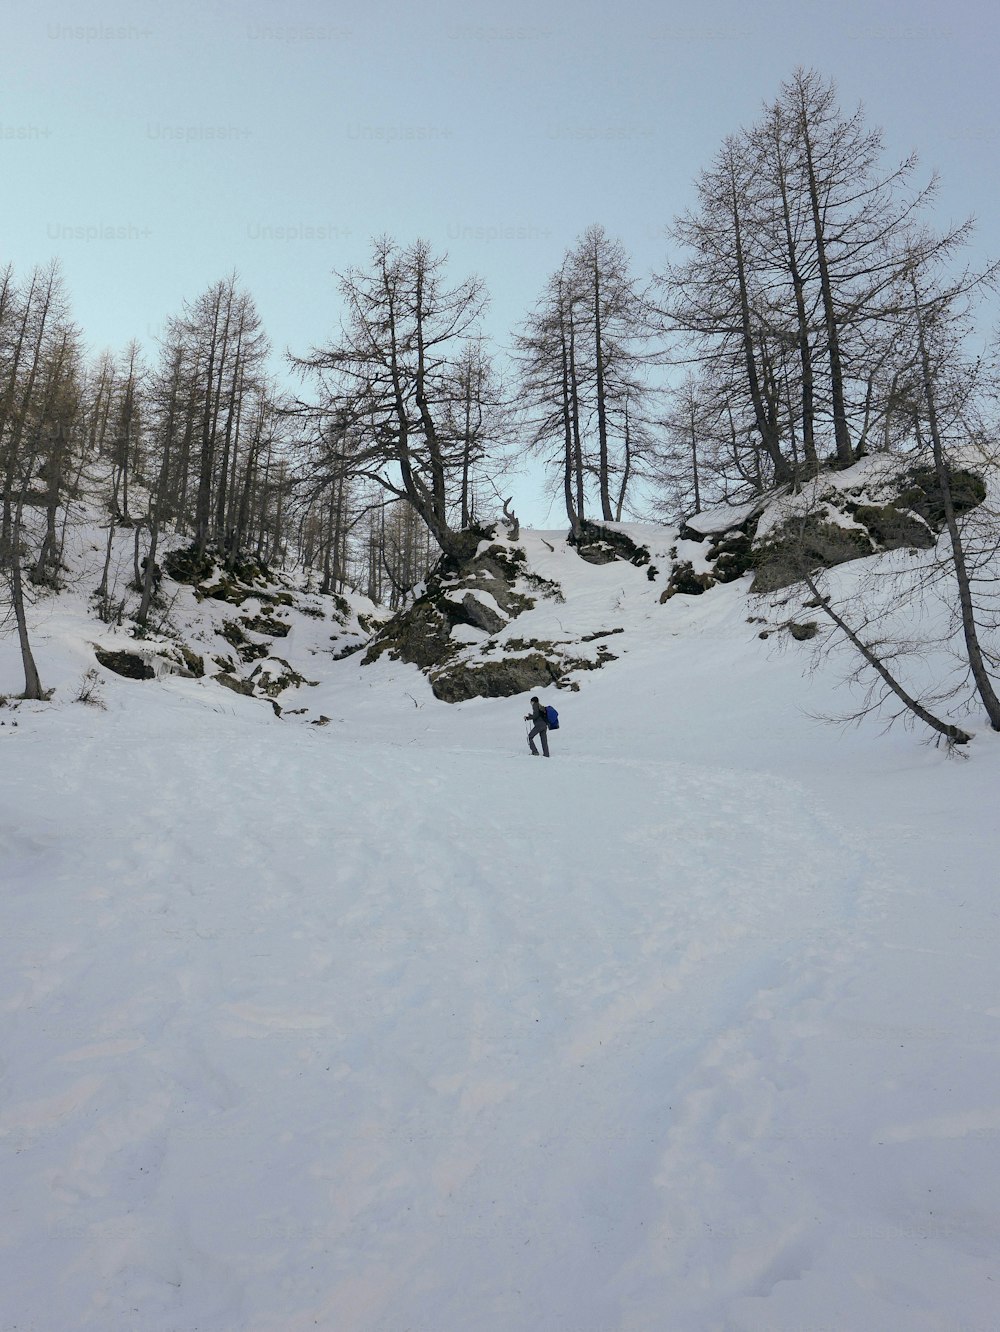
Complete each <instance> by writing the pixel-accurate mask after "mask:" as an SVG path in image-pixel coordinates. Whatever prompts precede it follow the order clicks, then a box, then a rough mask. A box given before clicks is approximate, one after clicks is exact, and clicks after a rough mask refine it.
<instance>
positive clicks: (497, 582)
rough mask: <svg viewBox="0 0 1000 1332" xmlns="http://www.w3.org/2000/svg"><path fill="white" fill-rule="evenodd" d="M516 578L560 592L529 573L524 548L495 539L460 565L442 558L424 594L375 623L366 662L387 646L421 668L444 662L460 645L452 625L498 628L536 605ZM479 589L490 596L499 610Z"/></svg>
mask: <svg viewBox="0 0 1000 1332" xmlns="http://www.w3.org/2000/svg"><path fill="white" fill-rule="evenodd" d="M518 580H521V581H522V582H528V583H530V584H531V585H532V586H533V585H534V584H536V583H537V584H538V585H540V586H541V587H542V588H543V589H546V590H548V589H552V590H553V591H554V592H558V588H556V587H555V584H550V583H546V582H545V580H544V579H541V578H539V579H534V580H532V579H529V578H528V577H527V574H526V569H525V556H524V552H523V551H521V550H520V549H519V548H518V547H510V546H504V545H500V544H499V543H495V544H493V545H491V546H489V547H488V548H487V549H486V550H484V551H482V552H481V553H479V554H475V553H474V554H473V556H472V557H471V558H470V559H469V560H468V561H467V562H466V563H465V564H464V565H458V564H457V563H456V561H455V560H454V559H448V560H442V561H441V563H440V565H439V566H438V568H437V570H435V572H434V573H433V574H432V576H431V577H430V579H429V580H428V583H427V590H426V591H425V592H424V594H423V596H421V597H419V598H418V599H417V600H416V601H415V602H414V603H413V605H412V606H410V607H408V608H407V609H406V610H404V611H402V612H401V613H400V614H399V615H397V616H395V618H394V619H392V620H390V621H389V622H388V624H386V625H383V626H381V627H380V628H379V630H378V632H377V635H376V637H375V639H374V640H373V642H372V643H371V644H370V645H369V647H368V649H367V651H366V653H365V656H364V658H363V661H364V663H365V664H366V665H367V664H369V663H371V662H373V661H376V660H377V659H378V658H379V657H380V656H381V655H382V653H383V652H388V653H389V655H390V656H392V657H393V658H398V659H400V660H402V661H408V662H412V663H413V665H415V666H419V667H420V668H421V670H425V671H430V670H433V669H434V668H436V667H441V666H443V665H445V664H446V663H447V662H448V661H449V660H450V659H451V658H452V657H454V656H455V655H456V653H457V652H458V651H459V650H460V648H461V644H460V643H458V642H456V641H453V640H452V637H451V631H452V629H453V628H454V627H455V625H459V624H464V625H471V626H472V627H473V628H475V629H480V630H484V631H485V632H486V633H490V634H493V633H498V632H499V631H500V630H501V629H503V628H504V627H505V626H506V624H507V623H508V620H507V619H504V618H503V617H504V616H507V617H509V618H510V619H513V618H514V617H515V616H517V615H520V614H521V613H522V611H525V610H530V609H531V607H532V606H534V604H535V602H534V600H533V598H532V597H529V596H527V595H526V594H525V593H524V592H520V591H518V590H517V588H516V587H515V583H516V582H517V581H518ZM477 593H478V594H487V595H488V596H489V597H490V598H492V600H493V601H494V602H495V603H496V606H497V607H498V608H499V613H498V611H497V610H494V608H493V606H491V605H490V604H489V602H488V601H487V600H485V598H484V597H483V596H481V595H477ZM536 683H537V682H536ZM470 697H471V695H470Z"/></svg>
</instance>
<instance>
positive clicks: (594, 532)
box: [568, 518, 650, 569]
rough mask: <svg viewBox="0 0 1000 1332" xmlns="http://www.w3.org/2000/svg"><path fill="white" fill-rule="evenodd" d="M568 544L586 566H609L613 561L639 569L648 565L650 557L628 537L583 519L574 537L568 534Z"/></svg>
mask: <svg viewBox="0 0 1000 1332" xmlns="http://www.w3.org/2000/svg"><path fill="white" fill-rule="evenodd" d="M568 540H569V544H570V545H571V546H575V547H576V552H577V554H578V555H579V556H580V558H581V559H582V560H586V561H587V563H588V564H610V563H611V562H612V561H613V560H627V561H628V562H629V564H634V565H635V566H636V568H639V569H641V568H642V567H643V565H646V564H648V563H649V560H650V555H649V551H648V550H647V549H646V547H645V546H639V545H636V543H635V542H634V541H633V540H632V538H631V537H630V536H626V534H625V533H624V532H619V531H616V530H615V528H613V527H604V526H602V525H601V524H600V523H594V522H591V521H590V520H589V519H586V518H584V519H583V520H582V522H581V523H580V530H579V532H578V533H577V535H576V536H574V535H572V534H570V536H569V538H568Z"/></svg>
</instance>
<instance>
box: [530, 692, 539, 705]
mask: <svg viewBox="0 0 1000 1332" xmlns="http://www.w3.org/2000/svg"><path fill="white" fill-rule="evenodd" d="M531 701H532V703H537V702H538V695H537V694H532V695H531Z"/></svg>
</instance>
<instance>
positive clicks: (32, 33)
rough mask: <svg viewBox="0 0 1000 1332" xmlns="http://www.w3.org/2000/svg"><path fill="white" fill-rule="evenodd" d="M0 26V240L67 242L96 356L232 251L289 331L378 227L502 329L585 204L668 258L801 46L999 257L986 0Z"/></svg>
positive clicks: (154, 323) (419, 9) (440, 9)
mask: <svg viewBox="0 0 1000 1332" xmlns="http://www.w3.org/2000/svg"><path fill="white" fill-rule="evenodd" d="M0 32H2V35H3V40H2V46H0V53H2V54H0V61H2V63H0V71H2V72H0V262H6V261H8V260H10V261H12V262H13V263H14V264H15V267H16V268H17V269H18V270H19V271H21V272H23V271H25V270H27V269H28V268H30V267H31V266H32V265H33V264H35V263H38V262H45V261H47V260H48V259H50V258H51V257H53V256H58V257H59V258H60V259H61V260H62V263H63V267H64V270H65V274H66V277H67V280H68V284H69V289H70V292H71V295H72V299H73V307H74V312H75V314H76V317H77V319H78V321H79V323H80V324H81V326H82V327H83V329H84V331H85V333H86V335H87V338H88V340H89V342H90V343H91V345H92V346H93V347H94V348H95V349H96V348H99V347H102V346H110V347H112V348H120V347H121V346H123V345H124V343H125V342H126V341H127V340H128V339H129V337H131V336H133V335H134V336H138V337H140V338H141V339H143V340H144V341H148V340H150V339H151V338H152V337H153V336H154V335H155V333H156V330H157V328H158V326H159V324H160V321H161V320H162V319H163V318H164V317H165V316H166V315H168V314H171V313H174V312H176V311H177V310H178V309H179V307H180V304H181V301H182V300H183V299H184V298H185V297H187V298H192V297H194V296H196V295H197V294H198V293H199V292H200V291H201V290H202V289H204V287H206V286H207V285H208V284H209V283H210V282H213V281H214V280H216V279H217V278H219V277H221V276H223V275H225V274H226V273H228V272H229V271H230V270H231V269H233V268H234V267H235V268H236V269H237V271H238V272H239V273H240V275H241V277H242V279H243V281H244V283H245V284H246V286H247V287H248V288H249V289H250V291H251V292H252V293H253V295H254V297H255V299H256V301H257V305H258V308H259V310H260V312H261V315H262V317H263V319H264V322H265V325H266V327H267V329H268V331H269V333H270V335H271V337H272V340H273V341H274V343H275V346H276V349H277V350H278V351H279V352H280V351H281V349H283V348H285V347H291V348H292V349H293V350H295V351H298V352H304V351H305V350H307V349H308V347H309V346H310V345H312V344H314V343H316V342H318V341H322V340H323V339H324V338H325V337H326V336H327V334H328V333H329V331H330V329H331V328H332V327H333V326H334V324H335V320H336V315H337V308H338V306H337V295H336V288H335V282H334V279H333V278H332V277H331V276H330V274H331V270H333V269H335V268H344V267H346V266H349V265H351V264H354V263H361V262H363V261H364V259H365V255H366V253H367V249H368V243H369V238H370V237H371V236H372V235H375V234H378V233H381V232H387V233H389V234H391V235H393V236H395V237H396V238H397V239H398V240H400V241H403V242H405V241H409V240H412V239H413V238H415V237H416V236H424V237H426V238H427V239H429V240H430V241H431V242H432V243H433V244H434V245H435V246H437V247H439V248H441V249H443V250H447V251H448V253H449V254H450V256H451V272H452V273H453V274H454V276H455V278H456V279H458V278H460V277H463V276H465V274H466V273H468V272H470V271H475V272H478V273H480V274H481V275H482V276H483V277H484V278H485V280H486V283H487V286H488V287H489V289H490V291H491V293H492V296H493V313H492V317H491V331H492V332H493V334H494V336H495V337H496V338H497V339H498V340H499V341H501V342H503V341H504V340H506V338H507V336H508V334H509V332H510V330H511V328H512V327H513V326H514V325H515V324H516V323H517V322H518V321H519V320H520V319H521V317H522V316H523V314H524V313H525V311H526V310H527V309H528V308H529V306H530V305H531V303H532V302H533V301H534V299H535V298H536V296H537V295H538V293H539V291H540V290H541V288H542V286H543V285H544V282H545V280H546V278H547V277H548V275H549V274H550V273H551V272H552V271H553V270H554V269H555V268H556V267H557V265H558V263H559V261H560V259H561V256H562V254H563V251H564V250H565V249H566V247H567V246H569V245H571V244H572V243H573V241H574V240H575V238H576V237H577V235H578V234H579V233H580V232H581V231H582V230H583V229H584V228H585V227H586V226H587V225H589V224H590V223H592V222H600V223H603V225H604V226H605V227H606V228H607V229H608V231H610V232H611V233H612V234H614V235H616V236H618V237H620V238H621V239H622V241H623V242H624V243H625V245H626V247H627V249H628V250H629V251H630V252H631V254H632V255H633V258H634V261H635V265H636V269H637V270H638V271H639V272H640V273H647V272H649V271H650V270H651V269H653V268H656V267H659V266H660V265H661V263H662V260H663V256H664V253H665V244H666V243H665V239H664V235H663V229H664V227H665V225H666V224H667V222H668V221H669V219H670V218H671V217H672V216H673V214H674V213H676V212H677V211H679V210H680V209H682V208H684V207H685V206H687V205H688V204H689V203H690V202H691V201H692V197H693V191H692V180H693V178H694V176H695V174H696V173H697V171H698V170H699V168H701V167H702V166H705V165H707V163H708V162H709V160H710V159H711V157H712V155H713V154H714V152H715V151H716V149H717V147H718V145H719V143H720V141H721V139H722V138H723V136H724V135H725V134H727V133H729V132H730V131H733V130H735V129H737V128H738V127H739V126H740V125H742V124H745V123H747V122H749V121H751V120H753V119H754V118H755V117H756V115H757V113H758V111H759V108H760V106H761V103H762V102H763V101H765V100H769V99H771V98H773V97H774V96H775V95H776V93H777V91H778V86H779V84H780V82H781V80H782V79H784V78H786V77H787V76H788V75H789V74H790V72H791V71H792V70H793V69H794V67H795V66H796V65H798V64H802V65H806V66H815V67H816V68H817V69H820V70H821V71H822V72H823V73H825V74H828V75H831V76H832V77H833V78H834V79H835V80H836V81H837V83H838V86H839V88H840V92H841V98H842V104H843V105H844V106H845V108H850V109H853V107H854V106H855V105H856V103H857V102H858V101H859V100H861V101H863V102H864V103H865V106H866V109H867V113H868V119H869V122H870V123H872V124H879V125H881V126H882V127H883V128H884V130H885V133H886V141H887V146H888V149H889V151H890V153H891V155H892V156H902V155H904V154H906V153H908V152H909V151H911V150H912V149H916V150H917V151H918V152H919V153H920V156H921V161H922V163H923V165H924V168H925V169H926V170H927V171H929V170H930V169H931V168H932V167H937V168H938V169H939V170H940V172H941V174H942V178H943V181H942V191H941V195H940V204H939V212H940V217H941V220H942V221H948V220H957V219H958V218H960V217H963V216H964V215H966V214H968V213H974V214H975V215H976V216H977V217H978V219H979V223H980V229H979V240H978V247H979V248H980V249H981V250H982V251H985V252H987V253H990V254H1000V236H998V231H1000V227H998V211H1000V210H998V196H1000V180H998V172H997V165H996V164H997V156H998V151H1000V93H998V90H997V59H998V55H1000V50H998V47H1000V42H998V35H1000V21H998V18H997V9H996V6H995V4H992V3H991V4H989V5H987V3H986V2H985V0H975V2H974V3H973V2H970V0H960V2H959V3H954V4H945V3H941V2H940V0H909V2H904V0H889V2H888V3H882V4H879V5H878V6H873V5H870V4H864V3H852V0H841V3H839V4H837V5H831V4H829V3H828V2H827V0H822V2H820V0H799V2H798V3H795V4H792V3H788V2H787V0H765V3H757V4H746V3H745V4H740V3H729V2H728V0H703V2H702V3H697V2H696V0H677V3H674V4H668V5H658V4H655V3H652V0H641V2H640V0H623V2H622V3H619V4H617V5H612V4H610V3H607V2H605V3H602V4H597V3H594V2H593V0H582V2H581V0H577V2H576V3H570V2H569V0H556V2H553V0H537V3H534V4H531V3H525V2H524V0H512V2H511V3H507V4H498V3H484V2H482V0H478V2H476V3H469V2H468V0H467V2H466V3H462V4H459V3H457V2H455V0H442V2H441V3H437V4H425V5H418V6H412V7H411V6H404V5H402V4H399V3H396V4H392V3H388V2H387V0H376V3H373V4H368V5H366V6H358V7H354V6H352V5H348V4H337V3H332V4H324V3H320V0H298V3H291V4H286V5H282V6H280V7H279V5H277V4H274V3H271V4H265V3H263V2H262V0H250V2H249V3H236V2H235V0H220V2H219V3H203V4H193V3H190V2H189V0H184V2H183V3H180V4H172V5H170V6H169V7H167V6H166V5H163V6H154V5H152V4H149V3H146V2H145V0H141V2H140V3H131V4H107V5H103V6H102V5H95V6H82V5H76V6H71V5H65V4H63V5H59V4H56V5H52V6H51V7H49V6H45V7H38V8H30V7H27V6H19V7H18V10H17V12H12V10H11V7H8V13H7V15H6V16H5V17H4V18H3V20H2V24H0ZM98 229H107V230H110V232H111V233H112V234H111V235H110V236H106V237H103V238H95V231H96V230H98ZM282 231H283V234H282ZM530 505H531V501H530V500H528V499H525V500H524V501H523V502H522V507H524V508H529V506H530ZM526 516H530V518H531V519H532V520H537V521H540V520H541V519H542V518H543V517H544V506H543V508H542V511H541V512H539V513H535V514H530V515H526ZM556 521H558V519H556Z"/></svg>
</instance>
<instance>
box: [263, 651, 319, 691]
mask: <svg viewBox="0 0 1000 1332" xmlns="http://www.w3.org/2000/svg"><path fill="white" fill-rule="evenodd" d="M271 661H273V662H277V664H278V665H279V666H281V667H282V668H283V669H281V670H280V671H279V670H273V669H272V670H268V669H267V667H265V666H264V665H260V666H258V667H256V669H255V670H253V671H251V673H250V681H251V683H252V685H253V687H254V688H255V689H257V690H258V692H259V693H261V694H264V695H265V696H266V697H267V698H272V699H273V698H276V697H277V696H278V694H281V693H284V691H285V690H286V689H293V688H294V689H297V688H298V687H299V686H300V685H304V684H308V685H314V684H316V683H318V682H317V681H315V680H307V679H306V678H305V676H304V675H300V674H299V673H298V671H297V670H296V669H295V668H294V666H291V665H289V663H288V662H287V661H285V659H284V657H272V658H271Z"/></svg>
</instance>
